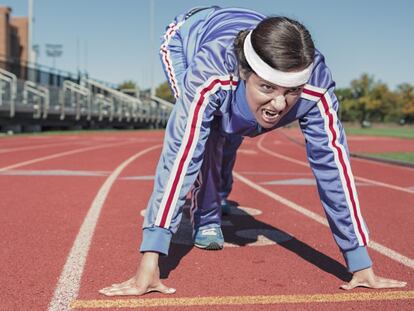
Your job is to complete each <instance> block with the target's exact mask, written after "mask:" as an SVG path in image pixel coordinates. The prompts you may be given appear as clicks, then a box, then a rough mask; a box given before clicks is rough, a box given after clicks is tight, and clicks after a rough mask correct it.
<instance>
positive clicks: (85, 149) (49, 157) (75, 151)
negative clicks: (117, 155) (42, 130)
mask: <svg viewBox="0 0 414 311" xmlns="http://www.w3.org/2000/svg"><path fill="white" fill-rule="evenodd" d="M126 144H131V142H122V143H117V144H106V145H101V146H94V147H86V148H80V149H75V150H70V151H65V152H60V153H55V154H51V155H49V156H45V157H40V158H35V159H32V160H28V161H24V162H20V163H16V164H12V165H9V166H5V167H1V168H0V172H4V171H8V170H11V169H14V168H17V167H22V166H26V165H29V164H33V163H38V162H42V161H46V160H51V159H55V158H59V157H64V156H67V155H71V154H76V153H81V152H85V151H90V150H96V149H102V148H108V147H114V146H121V145H126Z"/></svg>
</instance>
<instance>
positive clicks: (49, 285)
mask: <svg viewBox="0 0 414 311" xmlns="http://www.w3.org/2000/svg"><path fill="white" fill-rule="evenodd" d="M142 147H144V146H143V144H139V145H134V144H129V148H125V149H121V150H117V152H116V153H113V154H112V162H109V161H101V159H106V158H107V156H106V155H107V154H108V151H107V150H105V149H101V150H100V151H101V156H97V157H96V158H89V157H88V156H87V154H85V153H78V154H72V155H68V156H66V157H64V158H59V160H60V161H61V165H60V167H61V168H63V169H64V168H65V160H68V159H69V158H71V157H75V158H77V161H78V162H81V163H83V164H85V165H86V166H88V164H87V163H88V162H89V163H90V164H94V165H98V164H99V163H101V165H100V168H101V169H102V170H107V171H110V170H112V169H113V167H114V165H116V164H117V162H116V161H117V160H120V159H122V158H125V157H126V156H128V155H131V153H133V152H134V151H136V150H137V148H142ZM56 160H57V159H56ZM42 164H43V165H44V166H45V168H47V161H45V162H43V163H42ZM30 168H31V167H30V166H28V169H30ZM105 178H106V177H105V176H103V177H99V176H98V177H83V178H79V177H68V176H64V177H62V176H56V177H45V176H30V177H28V176H0V185H1V186H0V197H2V200H1V202H0V206H1V210H2V211H3V212H2V214H3V215H4V217H2V239H1V249H2V250H3V251H2V260H1V262H2V264H1V273H0V274H1V275H2V281H4V282H5V284H8V285H7V291H5V292H3V293H2V294H1V299H0V300H1V309H4V310H34V309H36V310H44V309H46V307H47V304H48V303H49V301H50V298H51V295H52V294H53V290H54V285H55V284H56V280H57V277H58V276H59V274H60V272H61V269H62V267H63V264H64V262H65V260H66V256H67V253H68V251H69V249H70V246H71V245H72V243H73V239H74V237H75V236H76V232H77V231H78V229H79V227H80V225H81V223H82V220H83V218H84V217H85V214H86V211H87V208H88V207H89V206H90V204H91V203H90V202H92V200H93V197H94V195H95V194H96V192H97V191H98V189H99V187H100V186H101V183H102V182H103V181H104V180H105ZM3 229H4V231H3Z"/></svg>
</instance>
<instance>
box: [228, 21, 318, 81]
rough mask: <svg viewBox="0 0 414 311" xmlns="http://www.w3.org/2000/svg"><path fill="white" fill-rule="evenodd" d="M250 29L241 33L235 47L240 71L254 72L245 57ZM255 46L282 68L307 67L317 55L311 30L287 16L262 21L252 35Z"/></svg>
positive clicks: (272, 65)
mask: <svg viewBox="0 0 414 311" xmlns="http://www.w3.org/2000/svg"><path fill="white" fill-rule="evenodd" d="M248 33H249V31H248V30H244V31H241V32H239V34H238V35H237V37H236V39H235V41H234V47H235V51H236V55H237V58H238V61H239V65H240V67H241V70H243V71H244V72H245V74H247V75H249V74H250V73H252V72H253V70H252V68H251V67H250V66H249V64H248V63H247V60H246V58H245V56H244V51H243V44H244V40H245V39H246V36H247V34H248ZM251 40H252V45H253V48H254V50H255V51H256V53H257V54H258V55H259V56H260V58H261V59H262V60H263V61H265V62H266V63H267V64H268V65H270V66H271V67H273V68H275V69H277V70H280V71H292V70H295V69H298V70H300V69H304V68H306V67H307V66H309V65H310V64H311V63H312V61H313V58H314V54H315V46H314V44H313V41H312V37H311V35H310V33H309V31H308V30H307V29H306V28H305V26H303V25H302V24H301V23H299V22H297V21H295V20H292V19H289V18H287V17H270V18H267V19H264V20H262V21H261V22H260V23H259V24H258V25H257V26H256V28H255V29H254V30H253V32H252V35H251Z"/></svg>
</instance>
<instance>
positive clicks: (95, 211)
mask: <svg viewBox="0 0 414 311" xmlns="http://www.w3.org/2000/svg"><path fill="white" fill-rule="evenodd" d="M161 146H162V145H156V146H153V147H150V148H147V149H144V150H142V151H140V152H138V153H136V154H135V155H133V156H132V157H130V158H128V159H127V160H125V161H124V162H123V163H122V164H121V165H119V166H118V167H117V168H116V169H115V170H114V171H113V172H112V174H111V175H109V177H108V178H107V179H106V180H105V182H104V184H103V185H102V187H101V188H100V189H99V191H98V193H97V194H96V197H95V199H94V200H93V202H92V205H91V207H90V208H89V211H88V213H87V215H86V217H85V220H84V221H83V223H82V226H81V227H80V229H79V232H78V235H77V236H76V239H75V242H74V243H73V246H72V249H71V250H70V253H69V255H68V257H67V260H66V263H65V266H64V268H63V271H62V273H61V275H60V277H59V281H58V283H57V286H56V290H55V293H54V295H53V298H52V300H51V302H50V304H49V311H52V310H53V311H55V310H56V311H65V310H71V308H70V303H71V301H73V300H75V299H76V298H77V295H78V293H79V287H80V282H81V278H82V274H83V269H84V267H85V263H86V257H87V255H88V251H89V246H90V244H91V241H92V237H93V234H94V232H95V227H96V224H97V222H98V219H99V215H100V213H101V210H102V207H103V205H104V203H105V200H106V197H107V196H108V193H109V191H110V190H111V187H112V185H113V183H114V182H115V180H116V179H117V177H118V176H119V175H120V174H121V172H122V170H123V169H124V168H125V167H126V166H127V165H128V164H130V163H131V162H133V161H134V160H136V159H137V158H138V157H140V156H142V155H144V154H146V153H148V152H150V151H152V150H154V149H157V148H160V147H161Z"/></svg>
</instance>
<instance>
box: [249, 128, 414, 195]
mask: <svg viewBox="0 0 414 311" xmlns="http://www.w3.org/2000/svg"><path fill="white" fill-rule="evenodd" d="M263 140H264V136H262V138H260V139H259V141H258V143H257V147H258V148H259V149H260V150H261V151H263V152H265V153H267V154H269V155H271V156H274V157H276V158H279V159H283V160H286V161H289V162H292V163H296V164H299V165H302V166H306V167H309V164H308V163H307V162H304V161H300V160H296V159H293V158H291V157H288V156H284V155H282V154H280V153H276V152H273V151H271V150H269V149H266V148H265V147H263V145H262V142H263ZM354 178H355V179H356V180H359V181H364V182H367V183H370V184H373V185H376V186H381V187H384V188H388V189H393V190H397V191H402V192H407V193H412V194H414V190H411V189H409V188H403V187H400V186H396V185H392V184H388V183H384V182H380V181H376V180H372V179H368V178H364V177H359V176H355V175H354Z"/></svg>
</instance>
